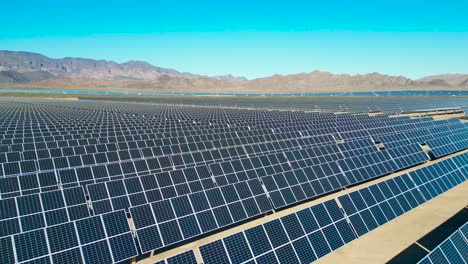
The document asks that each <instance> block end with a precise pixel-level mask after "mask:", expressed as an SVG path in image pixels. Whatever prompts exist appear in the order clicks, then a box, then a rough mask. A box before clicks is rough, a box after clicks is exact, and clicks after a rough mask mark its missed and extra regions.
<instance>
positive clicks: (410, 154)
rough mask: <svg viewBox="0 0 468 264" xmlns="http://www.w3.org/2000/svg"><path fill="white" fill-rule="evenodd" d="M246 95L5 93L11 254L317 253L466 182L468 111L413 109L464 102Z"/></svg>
mask: <svg viewBox="0 0 468 264" xmlns="http://www.w3.org/2000/svg"><path fill="white" fill-rule="evenodd" d="M242 100H244V99H239V98H235V97H233V98H223V99H218V100H216V99H213V98H192V97H187V98H182V97H178V98H175V97H174V98H172V99H171V98H169V99H168V98H164V99H154V98H153V99H142V98H135V99H131V100H125V99H104V98H95V99H93V100H90V99H88V100H61V99H40V98H34V99H33V98H2V99H0V263H103V264H106V263H133V262H141V263H158V264H189V263H206V264H210V263H311V262H314V261H316V260H319V259H320V258H322V257H324V256H326V255H328V254H333V252H334V251H335V250H337V249H339V248H341V247H343V246H345V245H346V244H349V243H351V242H352V241H355V240H359V239H360V238H361V237H362V236H365V235H366V234H368V233H370V232H372V231H373V230H374V229H378V228H380V227H381V226H382V225H385V224H386V223H388V222H391V221H392V220H394V219H397V218H399V217H403V215H405V214H407V213H408V212H410V211H412V210H413V209H415V208H417V207H419V206H420V205H423V204H425V203H427V202H429V201H431V200H435V199H437V197H438V196H440V195H442V194H444V193H446V192H449V191H450V190H451V189H453V188H456V187H457V186H459V185H463V184H464V183H465V182H466V181H467V180H468V151H467V149H468V123H466V122H462V121H461V120H460V119H458V118H449V119H440V120H439V119H436V118H433V117H431V116H424V117H423V116H421V117H419V116H416V117H414V116H411V117H410V116H409V115H403V114H410V113H428V112H440V111H442V112H447V113H449V112H450V113H461V111H463V109H466V107H467V106H468V99H464V98H456V99H450V100H449V99H447V98H445V99H442V98H432V99H398V98H392V99H389V100H385V99H366V98H359V99H340V98H331V99H330V98H328V99H323V100H322V99H320V98H318V99H317V98H316V99H314V101H310V100H309V101H307V100H305V99H298V100H297V101H294V100H292V99H262V98H255V99H245V100H244V104H242V103H241V101H242ZM246 101H247V103H245V102H246ZM392 114H398V115H392ZM350 188H352V190H353V191H349V190H350ZM331 195H333V196H331ZM312 201H320V202H316V203H314V204H313V205H311V206H306V204H307V203H309V202H312ZM298 206H301V207H300V208H299V207H298ZM460 209H461V208H460ZM254 221H255V222H254ZM467 222H468V219H467ZM246 225H249V226H248V227H246V228H241V227H242V226H246ZM234 229H235V230H234ZM463 230H465V231H466V226H465V228H464V229H463ZM463 230H460V231H459V232H460V234H461V235H460V234H459V235H457V240H456V241H457V242H456V243H452V242H451V244H450V245H448V246H447V245H445V244H449V243H448V242H447V243H445V244H444V245H443V246H441V248H440V249H437V250H441V249H442V250H443V249H446V248H447V247H448V248H447V250H451V251H452V252H457V254H458V255H457V256H452V255H451V256H450V258H449V257H448V256H446V255H442V257H445V259H444V260H446V261H450V260H451V259H457V260H458V259H461V260H464V261H465V262H464V263H466V261H467V258H468V256H467V254H468V253H467V252H468V246H467V245H468V241H467V237H466V233H463ZM231 231H232V232H231ZM226 232H227V233H226ZM221 233H222V234H226V235H222V236H221V235H220V234H221ZM463 234H464V237H463ZM208 238H213V239H209V241H206V239H208ZM202 239H203V242H200V241H202ZM451 239H452V238H451ZM449 241H452V240H449ZM454 250H455V251H454ZM397 253H398V252H395V255H396V254H397ZM434 254H439V253H438V252H436V253H431V254H430V256H429V257H427V258H426V259H424V260H422V263H439V262H437V261H435V262H434V260H433V257H432V256H433V255H434ZM439 255H440V254H439ZM438 257H440V256H438ZM440 263H443V262H440ZM447 263H450V262H447ZM461 263H463V262H461Z"/></svg>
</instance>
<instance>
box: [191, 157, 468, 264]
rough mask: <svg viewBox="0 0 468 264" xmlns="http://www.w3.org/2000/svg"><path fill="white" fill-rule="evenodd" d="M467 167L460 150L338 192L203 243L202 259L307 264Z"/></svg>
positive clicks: (448, 183) (438, 189)
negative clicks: (344, 192) (405, 171)
mask: <svg viewBox="0 0 468 264" xmlns="http://www.w3.org/2000/svg"><path fill="white" fill-rule="evenodd" d="M467 171H468V154H464V155H462V156H458V157H456V158H452V159H447V160H444V161H442V162H439V163H436V164H434V165H431V166H428V167H424V168H422V169H419V170H416V171H413V172H410V173H409V174H403V175H402V176H397V177H395V178H392V179H389V180H386V181H383V182H380V183H378V184H374V185H371V186H369V187H366V188H363V189H361V190H358V191H354V192H351V193H348V194H345V195H342V196H339V197H338V198H337V199H332V200H328V201H326V202H323V203H320V204H317V205H314V206H312V207H309V208H306V209H303V210H300V211H298V212H296V213H292V214H288V215H286V216H283V217H280V218H279V219H275V220H272V221H270V222H267V223H265V224H262V225H258V226H255V227H253V228H249V229H247V230H244V231H242V232H239V233H236V234H233V235H230V236H228V237H225V238H223V239H220V240H216V241H214V242H211V243H209V244H206V245H203V246H201V247H200V253H201V255H202V257H203V263H206V264H210V263H311V262H313V261H315V260H316V259H318V258H320V257H323V256H324V255H326V254H328V253H330V252H332V251H334V250H336V249H338V248H339V247H341V246H343V245H344V244H347V243H349V242H351V241H352V240H354V239H357V238H359V237H361V236H363V235H365V234H366V233H368V232H370V231H372V230H373V229H375V228H377V227H379V226H381V225H383V224H385V223H387V222H389V221H391V220H393V219H395V218H396V217H398V216H400V215H402V214H404V213H406V212H408V211H410V210H412V209H413V208H415V207H417V206H419V205H421V204H423V203H425V202H426V201H428V200H430V199H432V198H434V197H436V196H438V195H440V194H441V193H443V192H445V191H447V190H449V189H451V188H453V187H455V186H456V185H458V184H460V183H462V182H464V181H466V180H468V174H467V173H466V172H467ZM434 263H442V262H434ZM453 263H462V262H453Z"/></svg>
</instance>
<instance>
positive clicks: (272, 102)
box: [86, 96, 468, 114]
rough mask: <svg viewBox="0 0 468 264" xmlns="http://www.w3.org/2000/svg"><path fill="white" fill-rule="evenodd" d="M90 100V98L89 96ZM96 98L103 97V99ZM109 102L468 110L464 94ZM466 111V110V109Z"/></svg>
mask: <svg viewBox="0 0 468 264" xmlns="http://www.w3.org/2000/svg"><path fill="white" fill-rule="evenodd" d="M86 99H88V98H86ZM97 100H102V99H101V98H99V99H97ZM105 100H107V101H113V102H116V101H123V102H129V101H131V102H140V103H141V102H143V103H154V104H174V105H201V106H213V107H236V108H260V109H288V110H304V111H324V112H354V113H368V112H371V113H376V112H382V113H386V114H395V113H424V112H432V111H436V110H439V111H446V110H467V109H468V99H467V98H464V97H451V98H447V97H445V98H443V97H441V98H437V97H430V96H427V97H425V96H421V97H411V96H410V97H392V96H390V97H387V96H377V97H375V96H374V97H372V96H371V97H348V96H343V97H335V96H304V97H297V96H292V97H287V96H286V97H261V96H257V97H245V96H244V97H235V96H224V97H223V96H209V97H206V96H205V97H203V96H192V97H190V96H185V97H184V96H182V97H180V96H166V97H162V98H161V97H155V98H148V97H129V98H106V99H105ZM465 113H467V111H465Z"/></svg>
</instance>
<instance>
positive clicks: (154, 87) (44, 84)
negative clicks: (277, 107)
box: [0, 51, 468, 93]
mask: <svg viewBox="0 0 468 264" xmlns="http://www.w3.org/2000/svg"><path fill="white" fill-rule="evenodd" d="M0 83H4V84H5V83H6V84H9V85H14V86H15V87H18V88H51V89H90V90H91V89H97V90H120V91H173V92H174V91H178V92H218V93H222V92H225V93H232V92H238V93H307V92H310V93H313V92H350V91H355V92H358V91H389V90H435V89H442V90H453V89H461V88H467V87H468V75H463V74H446V75H437V76H430V77H426V78H422V79H420V80H411V79H409V78H406V77H404V76H389V75H384V74H380V73H369V74H364V75H349V74H332V73H329V72H321V71H313V72H310V73H300V74H290V75H273V76H270V77H265V78H258V79H253V80H247V79H246V78H244V77H235V76H232V75H225V76H214V77H208V76H202V75H196V74H192V73H184V72H179V71H177V70H173V69H167V68H161V67H156V66H153V65H151V64H149V63H147V62H143V61H128V62H125V63H117V62H113V61H106V60H92V59H83V58H62V59H52V58H48V57H46V56H43V55H41V54H37V53H31V52H16V51H0Z"/></svg>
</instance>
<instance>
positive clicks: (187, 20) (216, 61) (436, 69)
mask: <svg viewBox="0 0 468 264" xmlns="http://www.w3.org/2000/svg"><path fill="white" fill-rule="evenodd" d="M0 10H1V16H0V23H1V29H0V49H2V50H22V51H32V52H38V53H42V54H44V55H46V56H49V57H52V58H61V57H67V56H68V57H85V58H93V59H106V60H114V61H117V62H124V61H128V60H144V61H148V62H150V63H152V64H154V65H157V66H161V67H169V68H175V69H177V70H180V71H188V72H193V73H198V74H206V75H223V74H228V73H231V74H234V75H241V76H246V77H248V78H257V77H263V76H268V75H272V74H290V73H300V72H310V71H313V70H323V71H331V72H333V73H350V74H364V73H369V72H381V73H385V74H391V75H405V76H408V77H411V78H419V77H422V76H426V75H431V74H439V73H448V72H450V73H468V63H467V62H468V18H467V17H468V1H467V0H459V1H454V0H446V1H432V0H426V1H421V0H393V1H370V0H365V1H364V0H356V1H345V0H342V1H337V0H327V1H312V0H310V1H298V0H289V1H284V0H283V1H275V0H271V1H264V0H259V1H255V0H249V1H247V0H237V1H222V0H217V1H212V0H197V1H195V0H193V1H187V0H179V1H171V0H164V1H162V0H153V1H144V0H132V1H121V0H114V1H92V0H80V1H65V0H61V1H54V0H41V1H39V0H34V1H33V0H15V1H2V3H1V4H0Z"/></svg>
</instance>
